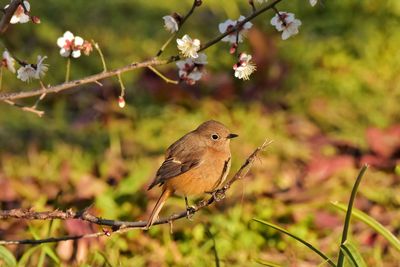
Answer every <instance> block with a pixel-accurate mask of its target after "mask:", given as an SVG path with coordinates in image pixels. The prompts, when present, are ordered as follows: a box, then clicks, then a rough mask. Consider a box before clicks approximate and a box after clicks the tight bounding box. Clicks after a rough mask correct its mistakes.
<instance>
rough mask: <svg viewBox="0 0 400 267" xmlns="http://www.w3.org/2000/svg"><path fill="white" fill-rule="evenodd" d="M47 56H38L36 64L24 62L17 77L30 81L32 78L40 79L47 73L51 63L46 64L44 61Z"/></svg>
mask: <svg viewBox="0 0 400 267" xmlns="http://www.w3.org/2000/svg"><path fill="white" fill-rule="evenodd" d="M46 58H47V57H46V56H44V57H42V56H40V55H39V56H38V57H37V62H36V64H24V65H23V66H22V67H20V68H19V69H18V71H17V78H18V79H20V80H21V81H23V82H28V83H29V82H30V81H31V80H32V79H38V80H39V79H40V78H42V77H43V76H44V75H45V74H46V71H47V70H48V69H49V67H48V66H49V65H47V64H44V63H43V61H44V60H45V59H46Z"/></svg>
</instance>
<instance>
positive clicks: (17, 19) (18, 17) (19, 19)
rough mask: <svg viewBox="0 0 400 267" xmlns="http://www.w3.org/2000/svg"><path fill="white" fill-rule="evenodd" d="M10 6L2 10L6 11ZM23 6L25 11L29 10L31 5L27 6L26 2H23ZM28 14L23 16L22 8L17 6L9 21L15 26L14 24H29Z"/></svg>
mask: <svg viewBox="0 0 400 267" xmlns="http://www.w3.org/2000/svg"><path fill="white" fill-rule="evenodd" d="M9 6H10V5H6V6H5V7H4V9H7V8H8V7H9ZM24 6H25V8H26V11H28V12H29V11H30V10H31V5H30V4H29V2H28V1H24ZM29 19H30V17H29V14H25V9H24V8H23V6H22V5H18V7H17V9H16V10H15V12H14V15H13V16H12V17H11V19H10V23H11V24H16V23H27V22H29Z"/></svg>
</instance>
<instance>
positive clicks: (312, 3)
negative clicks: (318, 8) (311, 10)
mask: <svg viewBox="0 0 400 267" xmlns="http://www.w3.org/2000/svg"><path fill="white" fill-rule="evenodd" d="M317 2H318V0H310V5H311V6H315V5H316V4H317Z"/></svg>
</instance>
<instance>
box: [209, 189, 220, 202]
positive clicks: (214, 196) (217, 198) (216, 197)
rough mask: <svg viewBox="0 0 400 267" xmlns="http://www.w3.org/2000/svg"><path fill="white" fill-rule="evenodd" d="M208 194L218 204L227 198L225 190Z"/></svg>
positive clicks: (217, 190)
mask: <svg viewBox="0 0 400 267" xmlns="http://www.w3.org/2000/svg"><path fill="white" fill-rule="evenodd" d="M206 193H209V194H211V195H212V196H213V198H214V199H215V201H217V202H218V201H220V200H222V199H224V198H225V190H224V189H223V188H221V189H216V190H214V191H211V192H206Z"/></svg>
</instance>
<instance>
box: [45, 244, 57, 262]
mask: <svg viewBox="0 0 400 267" xmlns="http://www.w3.org/2000/svg"><path fill="white" fill-rule="evenodd" d="M43 251H44V252H45V253H46V255H47V256H49V257H50V258H51V259H52V260H53V261H54V262H55V263H56V264H57V265H58V264H60V259H59V258H58V256H57V254H56V253H55V252H54V250H53V249H52V248H51V247H50V246H49V245H47V246H43Z"/></svg>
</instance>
